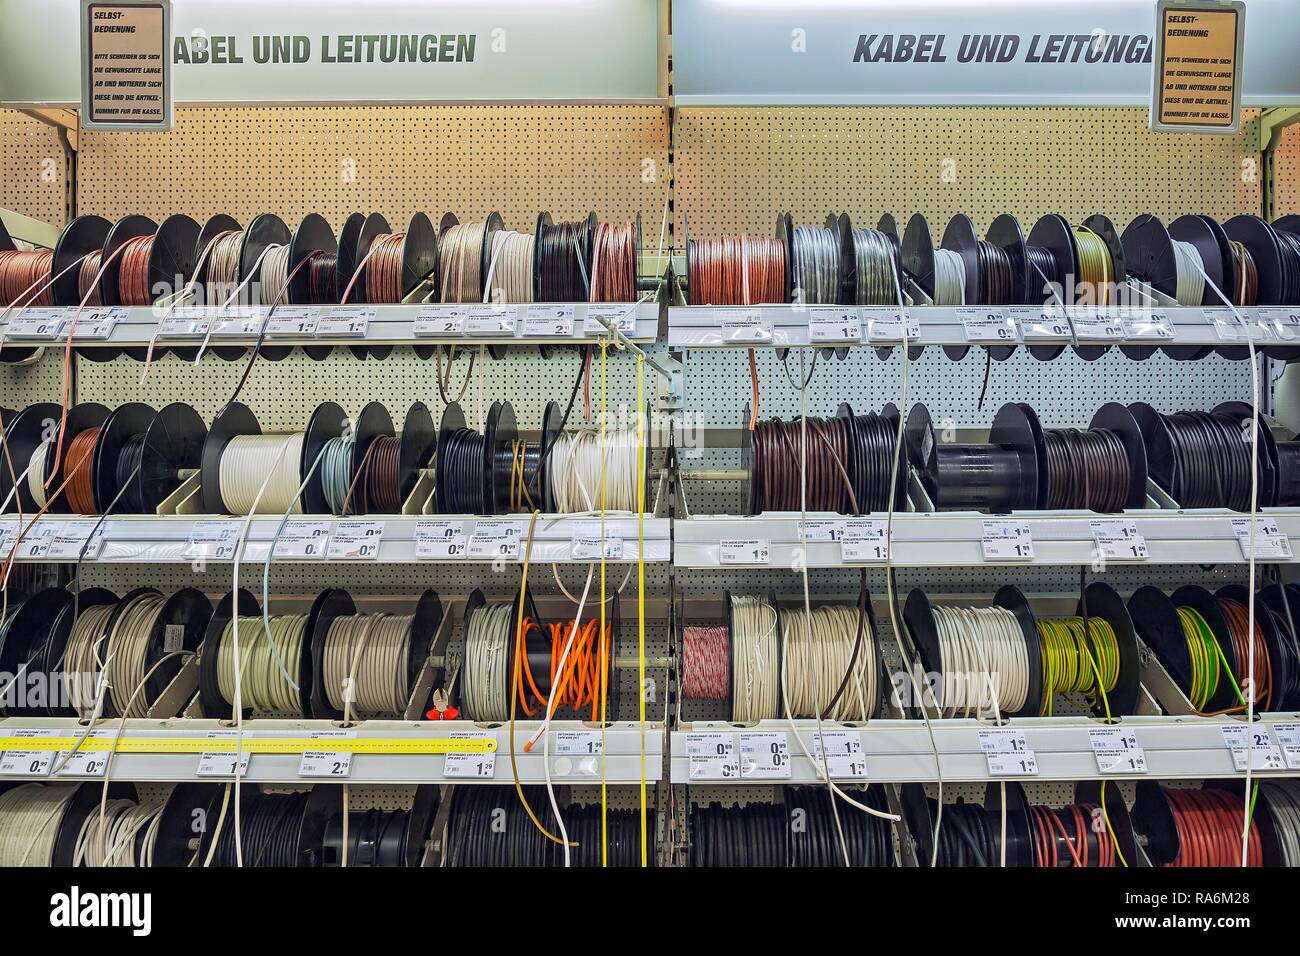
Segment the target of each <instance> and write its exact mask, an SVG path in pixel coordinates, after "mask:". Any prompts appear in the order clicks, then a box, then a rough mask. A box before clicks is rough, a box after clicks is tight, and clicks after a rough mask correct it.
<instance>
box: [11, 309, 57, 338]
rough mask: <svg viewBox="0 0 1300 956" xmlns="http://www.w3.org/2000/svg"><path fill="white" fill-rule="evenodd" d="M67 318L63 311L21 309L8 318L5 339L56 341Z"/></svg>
mask: <svg viewBox="0 0 1300 956" xmlns="http://www.w3.org/2000/svg"><path fill="white" fill-rule="evenodd" d="M67 317H68V313H67V312H66V311H65V310H63V309H23V310H22V311H21V312H20V313H18V314H17V315H13V316H11V317H10V318H9V324H8V325H6V326H5V338H8V339H45V340H51V339H56V338H58V337H59V333H60V331H62V329H63V322H64V320H65V319H66V318H67Z"/></svg>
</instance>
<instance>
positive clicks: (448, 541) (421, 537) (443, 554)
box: [415, 521, 465, 559]
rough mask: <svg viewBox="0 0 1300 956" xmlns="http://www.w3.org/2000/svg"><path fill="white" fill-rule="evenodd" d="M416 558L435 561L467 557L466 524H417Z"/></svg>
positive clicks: (458, 522)
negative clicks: (437, 559)
mask: <svg viewBox="0 0 1300 956" xmlns="http://www.w3.org/2000/svg"><path fill="white" fill-rule="evenodd" d="M415 556H416V557H417V558H435V559H436V558H463V557H465V522H463V521H419V522H416V525H415Z"/></svg>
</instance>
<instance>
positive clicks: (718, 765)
mask: <svg viewBox="0 0 1300 956" xmlns="http://www.w3.org/2000/svg"><path fill="white" fill-rule="evenodd" d="M686 755H687V757H689V758H690V761H691V776H690V779H692V780H739V779H740V761H739V759H738V758H737V756H736V735H735V734H721V733H691V734H687V735H686Z"/></svg>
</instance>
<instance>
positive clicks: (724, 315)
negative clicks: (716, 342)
mask: <svg viewBox="0 0 1300 956" xmlns="http://www.w3.org/2000/svg"><path fill="white" fill-rule="evenodd" d="M717 317H718V326H719V328H720V329H721V331H722V341H724V342H753V343H755V344H759V345H771V344H772V342H773V340H774V339H775V338H776V333H775V331H774V330H773V328H772V320H771V319H769V318H767V317H766V316H765V315H764V314H763V310H762V309H721V310H719V311H718V313H717Z"/></svg>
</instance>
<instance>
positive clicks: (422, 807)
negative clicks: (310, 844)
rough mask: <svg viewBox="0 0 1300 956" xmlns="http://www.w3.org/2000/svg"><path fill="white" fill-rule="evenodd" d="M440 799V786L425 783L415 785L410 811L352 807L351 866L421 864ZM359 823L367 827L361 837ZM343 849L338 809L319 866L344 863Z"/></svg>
mask: <svg viewBox="0 0 1300 956" xmlns="http://www.w3.org/2000/svg"><path fill="white" fill-rule="evenodd" d="M439 802H440V795H439V789H438V787H437V786H434V785H429V784H422V785H420V786H418V787H416V788H415V796H414V799H413V801H412V803H411V807H410V809H409V810H390V811H384V810H360V811H358V810H353V811H352V812H351V817H350V818H349V820H348V824H349V827H348V829H349V834H348V836H349V840H348V843H349V847H348V867H349V868H351V867H364V866H385V867H415V866H419V865H420V861H421V860H422V859H423V857H424V848H425V843H426V842H427V841H428V840H429V837H430V835H431V834H430V828H431V826H432V825H433V821H434V818H435V817H436V816H437V813H438V804H439ZM359 823H360V824H362V825H363V826H365V827H366V828H367V830H363V831H362V834H363V835H361V836H359V835H358V830H357V825H358V824H359ZM367 844H368V845H367ZM342 850H343V815H342V812H339V813H337V814H335V815H334V816H332V817H330V819H329V821H328V822H327V823H326V826H325V832H324V835H323V842H322V853H321V858H320V859H321V864H320V865H321V866H325V867H334V866H340V865H342V861H343V852H342Z"/></svg>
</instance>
